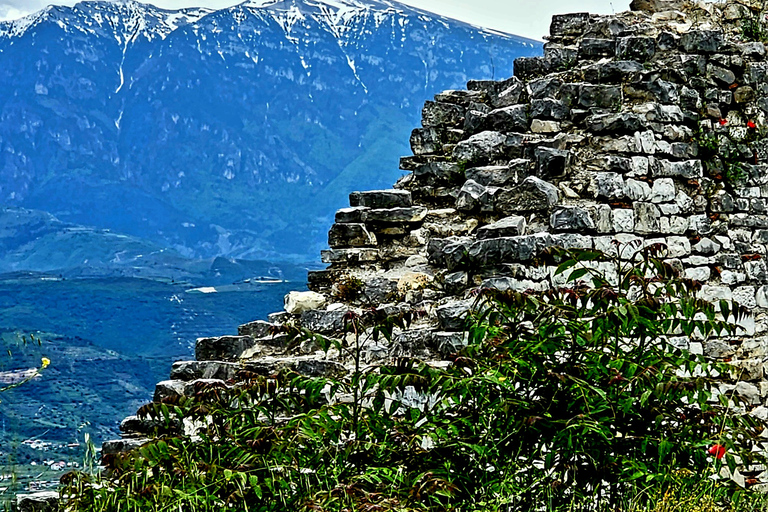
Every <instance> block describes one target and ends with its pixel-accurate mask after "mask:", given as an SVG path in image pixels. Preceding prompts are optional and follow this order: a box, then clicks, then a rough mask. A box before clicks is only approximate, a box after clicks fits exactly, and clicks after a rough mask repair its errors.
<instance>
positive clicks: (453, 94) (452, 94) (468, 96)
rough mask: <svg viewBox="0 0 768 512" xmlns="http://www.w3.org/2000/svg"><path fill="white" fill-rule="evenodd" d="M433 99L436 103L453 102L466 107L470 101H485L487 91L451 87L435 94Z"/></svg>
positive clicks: (486, 99)
mask: <svg viewBox="0 0 768 512" xmlns="http://www.w3.org/2000/svg"><path fill="white" fill-rule="evenodd" d="M435 101H436V102H438V103H453V104H454V105H461V106H463V107H468V106H469V105H470V104H471V103H485V102H487V101H488V93H487V92H486V91H462V90H455V89H451V90H447V91H443V92H439V93H437V94H435Z"/></svg>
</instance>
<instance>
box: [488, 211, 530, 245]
mask: <svg viewBox="0 0 768 512" xmlns="http://www.w3.org/2000/svg"><path fill="white" fill-rule="evenodd" d="M525 224H526V223H525V218H524V217H520V216H517V215H513V216H510V217H505V218H503V219H501V220H499V221H497V222H494V223H493V224H488V225H486V226H482V227H480V228H479V229H478V230H477V238H479V239H482V238H499V237H505V236H519V235H524V234H525Z"/></svg>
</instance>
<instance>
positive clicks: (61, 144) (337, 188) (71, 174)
mask: <svg viewBox="0 0 768 512" xmlns="http://www.w3.org/2000/svg"><path fill="white" fill-rule="evenodd" d="M540 51H541V47H540V45H539V44H538V43H536V42H534V41H529V40H525V39H522V38H518V37H515V36H509V35H505V34H500V33H496V32H493V31H488V30H483V29H481V28H478V27H473V26H470V25H467V24H464V23H460V22H457V21H455V20H450V19H446V18H441V17H439V16H437V15H434V14H430V13H427V12H424V11H420V10H417V9H414V8H411V7H408V6H405V5H403V4H399V3H396V2H392V1H389V0H365V1H363V0H251V1H247V2H245V3H242V4H240V5H236V6H234V7H231V8H228V9H223V10H219V11H211V10H208V9H198V8H195V9H191V8H190V9H183V10H180V11H169V10H164V9H159V8H157V7H154V6H152V5H148V4H141V3H138V2H134V1H132V0H128V1H118V2H101V1H93V2H91V1H88V2H81V3H79V4H77V5H75V6H74V7H71V8H70V7H48V8H46V9H44V10H43V11H40V12H39V13H36V14H33V15H31V16H28V17H26V18H23V19H21V20H17V21H11V22H0V206H2V205H6V206H13V207H25V208H34V209H37V210H42V211H47V212H50V213H52V214H54V215H56V216H57V217H58V218H59V219H61V220H62V221H65V222H69V223H76V224H84V225H89V226H95V227H97V228H108V229H111V230H113V231H117V232H122V233H126V234H130V235H133V236H137V237H141V238H145V239H148V240H151V241H152V242H153V243H156V244H160V245H162V246H165V247H170V248H174V249H176V250H177V251H178V252H179V253H181V254H185V255H187V256H194V257H210V256H215V255H227V256H236V257H241V258H255V257H265V256H270V255H274V254H276V253H280V254H284V253H286V252H291V253H295V254H306V255H310V257H314V256H315V255H316V249H317V245H319V244H322V243H323V242H322V241H323V239H324V234H325V232H326V230H327V226H328V223H329V220H328V219H329V215H330V214H331V213H332V212H333V211H334V210H335V209H336V208H338V207H341V206H343V205H344V197H345V195H346V194H347V193H348V192H349V191H350V190H352V189H365V188H373V187H386V186H390V185H391V183H392V182H393V181H394V180H395V179H396V177H397V176H398V175H399V174H400V171H398V157H399V156H400V155H401V154H406V153H407V152H408V145H407V142H408V134H409V133H410V130H411V129H412V128H413V127H414V126H416V124H417V123H418V120H419V111H420V108H421V105H422V104H423V102H424V100H426V99H429V98H430V96H431V95H433V94H434V93H436V92H439V91H440V90H443V89H448V88H455V87H460V86H463V85H464V84H465V83H466V81H467V80H468V79H472V78H474V79H483V78H497V79H498V78H503V77H506V76H509V75H511V73H512V63H513V60H514V59H515V58H516V57H519V56H524V55H534V54H538V53H540ZM308 226H313V227H314V231H313V232H312V234H309V235H308V233H309V231H306V228H307V227H308Z"/></svg>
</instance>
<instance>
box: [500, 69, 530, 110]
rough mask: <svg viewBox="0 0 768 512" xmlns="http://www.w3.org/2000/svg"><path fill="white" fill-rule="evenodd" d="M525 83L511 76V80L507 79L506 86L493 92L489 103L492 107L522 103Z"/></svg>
mask: <svg viewBox="0 0 768 512" xmlns="http://www.w3.org/2000/svg"><path fill="white" fill-rule="evenodd" d="M525 94H526V90H525V83H523V82H521V81H520V79H519V78H517V77H516V76H513V77H512V79H511V80H508V81H507V86H506V87H504V88H503V89H501V90H500V91H499V92H498V93H497V94H494V95H493V97H492V99H491V104H492V105H493V106H494V108H503V107H509V106H511V105H517V104H520V103H522V101H523V100H524V99H525Z"/></svg>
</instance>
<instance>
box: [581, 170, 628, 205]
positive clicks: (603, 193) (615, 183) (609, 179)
mask: <svg viewBox="0 0 768 512" xmlns="http://www.w3.org/2000/svg"><path fill="white" fill-rule="evenodd" d="M589 190H590V192H591V193H592V195H593V196H594V197H595V198H604V199H609V200H615V199H621V198H623V197H624V193H625V184H624V178H622V177H621V175H619V174H618V173H615V172H596V173H594V174H593V175H592V180H591V182H590V186H589Z"/></svg>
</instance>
